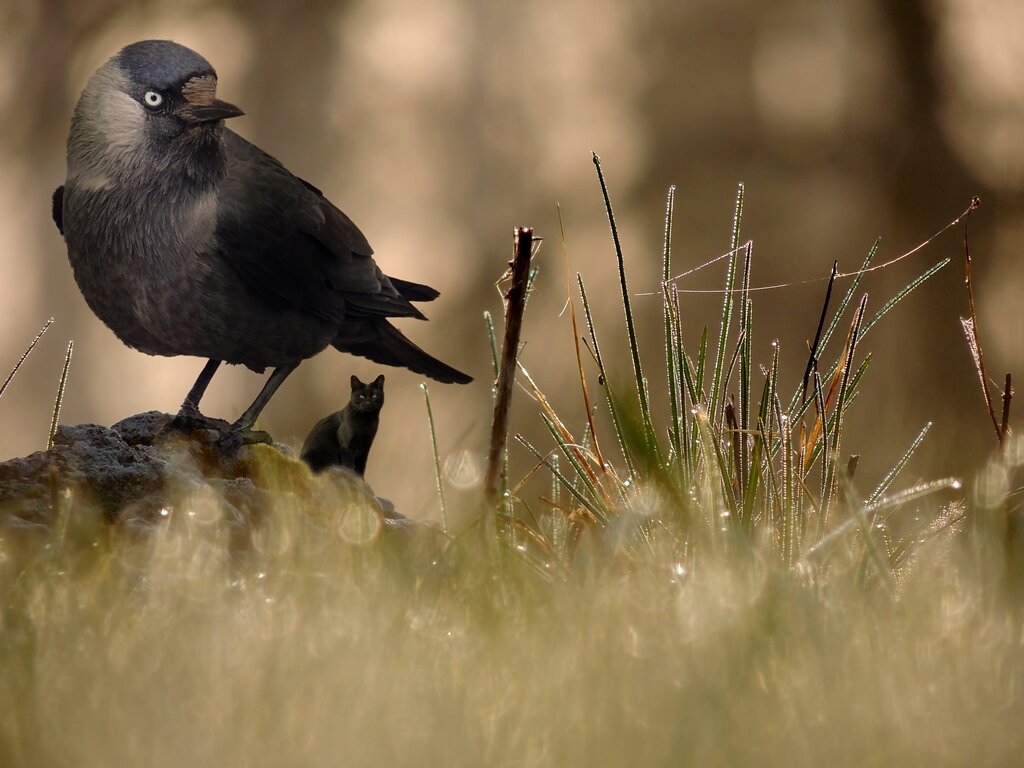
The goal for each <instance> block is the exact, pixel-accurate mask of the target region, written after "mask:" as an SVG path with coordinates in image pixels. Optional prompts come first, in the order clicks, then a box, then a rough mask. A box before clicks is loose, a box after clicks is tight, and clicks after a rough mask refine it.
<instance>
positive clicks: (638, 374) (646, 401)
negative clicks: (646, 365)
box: [593, 152, 662, 465]
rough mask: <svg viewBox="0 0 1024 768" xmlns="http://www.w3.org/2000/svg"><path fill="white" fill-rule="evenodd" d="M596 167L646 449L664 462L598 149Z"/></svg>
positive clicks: (617, 232)
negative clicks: (617, 274) (610, 238)
mask: <svg viewBox="0 0 1024 768" xmlns="http://www.w3.org/2000/svg"><path fill="white" fill-rule="evenodd" d="M593 158H594V167H595V168H596V169H597V179H598V181H599V183H600V185H601V195H602V196H603V197H604V209H605V213H607V214H608V225H609V226H610V227H611V231H612V242H613V243H614V245H615V261H616V264H617V265H618V270H619V290H620V292H621V294H622V309H623V312H624V313H625V316H626V337H627V340H628V343H629V352H630V358H631V359H632V362H633V378H634V379H635V383H636V394H637V399H638V400H639V401H640V418H641V420H642V421H643V427H644V440H645V442H646V447H647V450H648V451H649V452H650V453H651V454H652V456H653V458H654V461H655V463H657V464H659V465H660V464H661V463H662V458H661V447H660V445H659V444H658V436H657V433H656V432H655V431H654V423H653V421H652V419H651V400H650V395H649V394H648V390H647V379H646V378H645V377H644V369H643V364H642V363H641V361H640V343H639V341H637V336H636V326H635V324H634V322H633V309H632V306H631V304H630V301H629V287H628V285H627V282H626V263H625V259H624V258H623V255H622V243H621V242H620V240H619V229H618V226H617V225H616V223H615V213H614V212H613V211H612V201H611V196H610V195H609V193H608V184H607V182H606V181H605V178H604V170H603V169H602V168H601V158H600V157H598V156H597V153H596V152H595V153H594V154H593Z"/></svg>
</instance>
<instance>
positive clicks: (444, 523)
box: [420, 382, 507, 536]
mask: <svg viewBox="0 0 1024 768" xmlns="http://www.w3.org/2000/svg"><path fill="white" fill-rule="evenodd" d="M420 389H421V390H422V391H423V401H424V403H426V405H427V424H429V425H430V445H431V447H432V448H433V450H434V483H435V484H436V489H437V501H438V503H439V504H440V505H441V530H442V531H443V532H444V535H445V536H447V535H448V505H447V504H446V503H445V498H444V478H443V477H442V475H441V454H440V453H439V452H438V450H437V429H436V428H435V426H434V409H433V408H431V407H430V392H428V391H427V384H426V382H423V383H422V384H420ZM502 474H503V475H507V470H506V472H504V473H502Z"/></svg>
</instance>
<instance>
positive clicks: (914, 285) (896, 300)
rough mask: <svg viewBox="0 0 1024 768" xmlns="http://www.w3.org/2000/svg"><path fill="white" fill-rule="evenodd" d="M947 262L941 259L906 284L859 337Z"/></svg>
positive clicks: (880, 310)
mask: <svg viewBox="0 0 1024 768" xmlns="http://www.w3.org/2000/svg"><path fill="white" fill-rule="evenodd" d="M949 261H950V260H949V259H943V260H942V261H940V262H939V263H938V264H935V265H933V266H932V267H930V268H929V269H927V270H925V272H923V273H922V274H921V275H920V276H918V277H917V278H916V279H914V280H913V281H911V282H910V283H908V284H907V285H906V287H904V288H903V290H901V291H900V292H899V293H897V294H896V295H895V296H893V297H892V298H891V299H889V300H888V301H887V302H885V304H883V305H882V308H881V309H879V310H878V311H877V312H876V313H875V315H874V317H872V318H871V319H870V320H869V321H868V322H866V323H865V324H864V328H863V330H862V331H861V337H863V336H864V334H866V333H867V332H868V331H870V330H871V327H872V326H873V325H874V324H875V323H877V322H878V321H879V320H881V319H882V318H883V317H884V316H885V315H886V314H887V313H888V312H889V310H890V309H892V308H893V307H895V306H896V305H897V304H899V303H900V302H901V301H903V299H905V298H907V296H908V295H910V293H912V292H913V291H914V290H915V289H916V288H918V287H920V286H921V284H922V283H924V282H925V281H926V280H928V278H930V277H932V275H934V274H935V273H936V272H938V271H939V270H941V269H942V268H943V267H945V266H946V265H947V264H949Z"/></svg>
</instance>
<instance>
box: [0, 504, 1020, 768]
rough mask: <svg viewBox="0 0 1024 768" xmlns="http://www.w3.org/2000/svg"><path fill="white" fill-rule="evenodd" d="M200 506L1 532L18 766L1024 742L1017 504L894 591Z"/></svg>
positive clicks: (628, 553) (909, 574)
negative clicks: (403, 538) (519, 548)
mask: <svg viewBox="0 0 1024 768" xmlns="http://www.w3.org/2000/svg"><path fill="white" fill-rule="evenodd" d="M190 511H191V512H194V513H196V515H195V516H194V517H191V516H189V513H187V512H186V513H183V514H182V515H181V516H180V517H178V516H172V519H171V520H169V521H168V522H167V523H165V524H163V525H162V526H160V527H159V528H158V529H157V530H156V531H155V532H153V533H151V534H147V535H135V536H130V535H127V534H125V533H124V532H118V533H114V532H112V531H111V529H109V528H108V527H106V524H105V523H101V522H99V521H98V520H96V521H95V523H90V522H89V519H90V516H89V515H88V514H76V513H78V512H82V510H75V509H73V508H72V509H70V510H69V517H68V518H66V519H65V522H66V523H67V527H66V528H65V527H63V526H60V527H59V528H58V531H56V532H54V533H53V534H52V535H50V536H49V537H47V538H46V539H45V540H44V541H38V542H36V546H34V547H32V554H31V556H30V557H28V558H27V561H26V558H25V556H24V553H25V551H26V549H25V547H24V546H22V547H21V549H20V552H21V556H19V555H18V554H16V553H15V552H13V551H12V549H13V547H14V542H13V541H12V540H11V539H10V538H9V537H7V538H5V541H4V552H3V564H2V569H0V589H2V590H3V594H4V597H5V600H4V607H3V614H2V616H3V625H2V638H3V640H2V644H0V685H2V690H3V692H4V693H3V694H2V696H0V748H2V750H3V754H4V759H3V764H4V765H32V766H64V765H68V766H80V767H82V768H85V767H86V766H115V765H124V766H128V765H146V766H182V765H217V766H281V765H289V766H302V765H310V766H313V765H380V766H399V765H466V766H470V765H515V766H533V765H601V766H605V765H607V766H618V765H723V766H732V765H786V766H792V765H806V766H820V765H930V766H934V765H971V766H984V765H993V766H996V765H1013V764H1015V763H1016V761H1017V760H1018V759H1019V755H1020V754H1021V753H1020V750H1021V749H1022V748H1024V729H1021V727H1020V724H1021V722H1022V717H1024V705H1022V702H1024V698H1022V694H1021V690H1022V685H1024V653H1022V647H1021V641H1022V637H1021V614H1020V611H1019V606H1020V599H1021V592H1020V590H1021V584H1020V574H1019V558H1020V557H1021V555H1020V551H1019V548H1018V550H1017V551H1016V552H1011V551H1010V550H1008V548H1007V547H1006V546H1005V543H1006V542H1007V541H1008V539H1007V538H1006V534H1007V530H1006V525H1005V520H1002V521H1001V516H1000V513H999V511H998V510H995V509H973V510H971V517H972V519H974V521H975V522H974V523H973V524H971V525H969V526H968V527H967V529H966V530H963V531H958V530H957V529H955V528H953V527H947V528H945V529H944V532H943V533H942V534H940V535H937V536H934V537H931V538H929V539H927V540H926V541H925V542H924V543H922V544H920V545H919V546H918V547H917V548H916V550H915V556H914V558H913V559H912V561H910V562H908V564H907V566H906V568H905V571H904V572H903V573H902V574H901V576H900V579H899V582H898V586H897V587H896V588H895V590H894V591H893V592H891V593H889V592H886V591H883V590H877V589H875V590H870V589H868V590H865V588H864V587H863V586H862V585H861V584H860V582H859V580H858V578H857V571H858V569H857V564H856V562H855V561H854V560H852V559H850V560H846V559H844V560H843V561H842V562H840V561H834V562H833V563H832V567H831V568H830V570H829V572H828V574H827V575H826V574H820V573H816V572H815V571H814V569H812V568H806V569H795V570H794V569H789V568H785V567H782V566H781V565H780V564H779V563H778V562H777V561H772V560H770V559H768V558H765V557H763V556H762V554H761V553H760V552H759V551H758V549H757V548H756V547H755V548H750V547H741V546H736V547H726V548H724V549H723V550H721V551H717V552H704V553H702V554H701V557H700V558H699V559H698V560H697V562H696V563H694V562H693V561H692V560H688V561H683V560H680V559H679V555H678V553H676V552H673V546H671V543H670V542H668V541H661V542H658V543H657V544H656V545H655V546H652V547H649V548H645V549H643V550H636V549H635V548H611V549H609V546H610V545H609V542H608V540H607V539H605V538H603V537H600V536H597V535H593V536H591V535H590V534H587V535H585V536H584V539H583V541H582V542H581V544H580V547H581V549H580V552H579V553H578V556H577V559H576V563H577V565H576V566H575V567H574V568H573V569H572V571H571V572H570V573H568V574H565V575H564V577H562V578H558V579H555V580H551V581H547V582H546V581H542V580H541V579H539V578H538V576H537V575H536V574H535V572H534V571H533V569H532V568H529V567H527V566H526V565H525V564H524V562H523V561H522V560H521V559H519V558H517V557H516V556H515V555H514V554H512V553H510V552H504V553H502V554H499V555H498V556H497V557H495V558H493V559H492V557H491V556H490V555H491V553H490V552H488V551H486V550H485V549H484V548H483V547H482V546H481V545H479V544H478V541H479V540H478V538H476V537H470V538H469V539H467V540H465V541H462V542H461V543H456V545H455V546H453V547H452V548H450V549H448V550H447V551H446V552H445V553H444V554H443V555H441V556H438V557H434V558H429V557H418V556H416V555H414V554H412V553H411V552H410V550H409V549H408V548H407V547H406V546H405V544H403V543H402V542H397V543H395V542H383V541H381V542H378V543H377V544H376V545H374V546H370V547H362V548H359V547H350V546H348V547H346V546H343V545H341V544H340V543H339V541H338V540H337V539H336V538H334V537H330V536H325V535H324V534H323V529H321V528H319V527H317V526H309V525H306V524H304V523H303V517H302V515H301V513H300V512H299V511H297V510H295V509H288V508H286V507H282V508H280V509H278V510H277V512H278V513H279V514H278V515H276V516H275V517H274V518H273V522H268V523H267V526H268V527H267V528H265V529H264V530H263V531H262V533H261V534H259V535H258V536H256V537H255V538H254V546H253V547H251V548H250V549H248V551H246V552H245V553H244V554H239V553H234V554H232V553H231V552H230V551H229V543H228V542H229V536H228V534H227V531H226V524H225V523H224V522H223V521H222V520H221V519H220V518H219V516H218V515H217V513H216V510H209V509H205V508H204V506H203V503H202V502H200V503H198V504H195V505H193V506H192V507H191V510H190ZM203 518H207V519H206V520H205V521H203ZM72 520H74V522H72ZM197 521H200V522H197ZM22 544H24V542H22ZM256 544H258V546H256ZM1018 544H1019V543H1018ZM1008 555H1013V556H1015V557H1016V558H1017V561H1016V563H1017V571H1015V570H1014V568H1013V563H1012V562H1011V561H1010V560H1008V559H1007V558H1008ZM684 562H688V564H686V565H684Z"/></svg>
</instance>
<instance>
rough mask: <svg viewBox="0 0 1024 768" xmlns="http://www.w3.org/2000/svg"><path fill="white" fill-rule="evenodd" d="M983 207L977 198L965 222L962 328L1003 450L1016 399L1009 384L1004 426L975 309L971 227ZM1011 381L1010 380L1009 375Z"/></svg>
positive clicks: (1004, 403)
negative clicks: (973, 213) (1012, 401)
mask: <svg viewBox="0 0 1024 768" xmlns="http://www.w3.org/2000/svg"><path fill="white" fill-rule="evenodd" d="M980 204H981V201H980V200H978V198H974V199H973V200H972V201H971V207H970V208H969V209H968V210H967V217H966V219H965V220H964V285H966V286H967V312H968V316H967V317H961V318H960V324H961V325H962V326H963V329H964V336H966V337H967V348H968V349H969V350H970V352H971V358H972V359H973V360H974V368H975V370H976V371H977V372H978V381H979V382H980V384H981V394H982V396H983V397H984V398H985V406H986V407H987V408H988V415H989V418H990V419H991V420H992V428H993V429H995V431H996V440H998V441H999V446H1000V447H1002V446H1003V443H1004V442H1005V439H1006V428H1008V422H1009V417H1010V414H1009V410H1010V397H1011V396H1012V395H1011V396H1008V395H1007V392H1009V391H1010V390H1009V382H1008V383H1007V388H1006V390H1005V391H1004V393H1003V420H1002V422H1000V420H999V418H998V417H997V416H996V409H995V406H994V405H993V403H992V392H991V390H990V389H989V386H988V373H987V372H986V370H985V353H984V351H983V350H982V346H981V337H980V333H979V331H978V313H977V311H976V310H975V305H974V261H973V259H972V258H971V240H970V233H969V225H970V221H971V217H970V214H971V211H974V210H975V209H976V208H977V207H978V206H979V205H980ZM1007 377H1008V378H1009V375H1007ZM1004 425H1005V426H1004Z"/></svg>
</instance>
